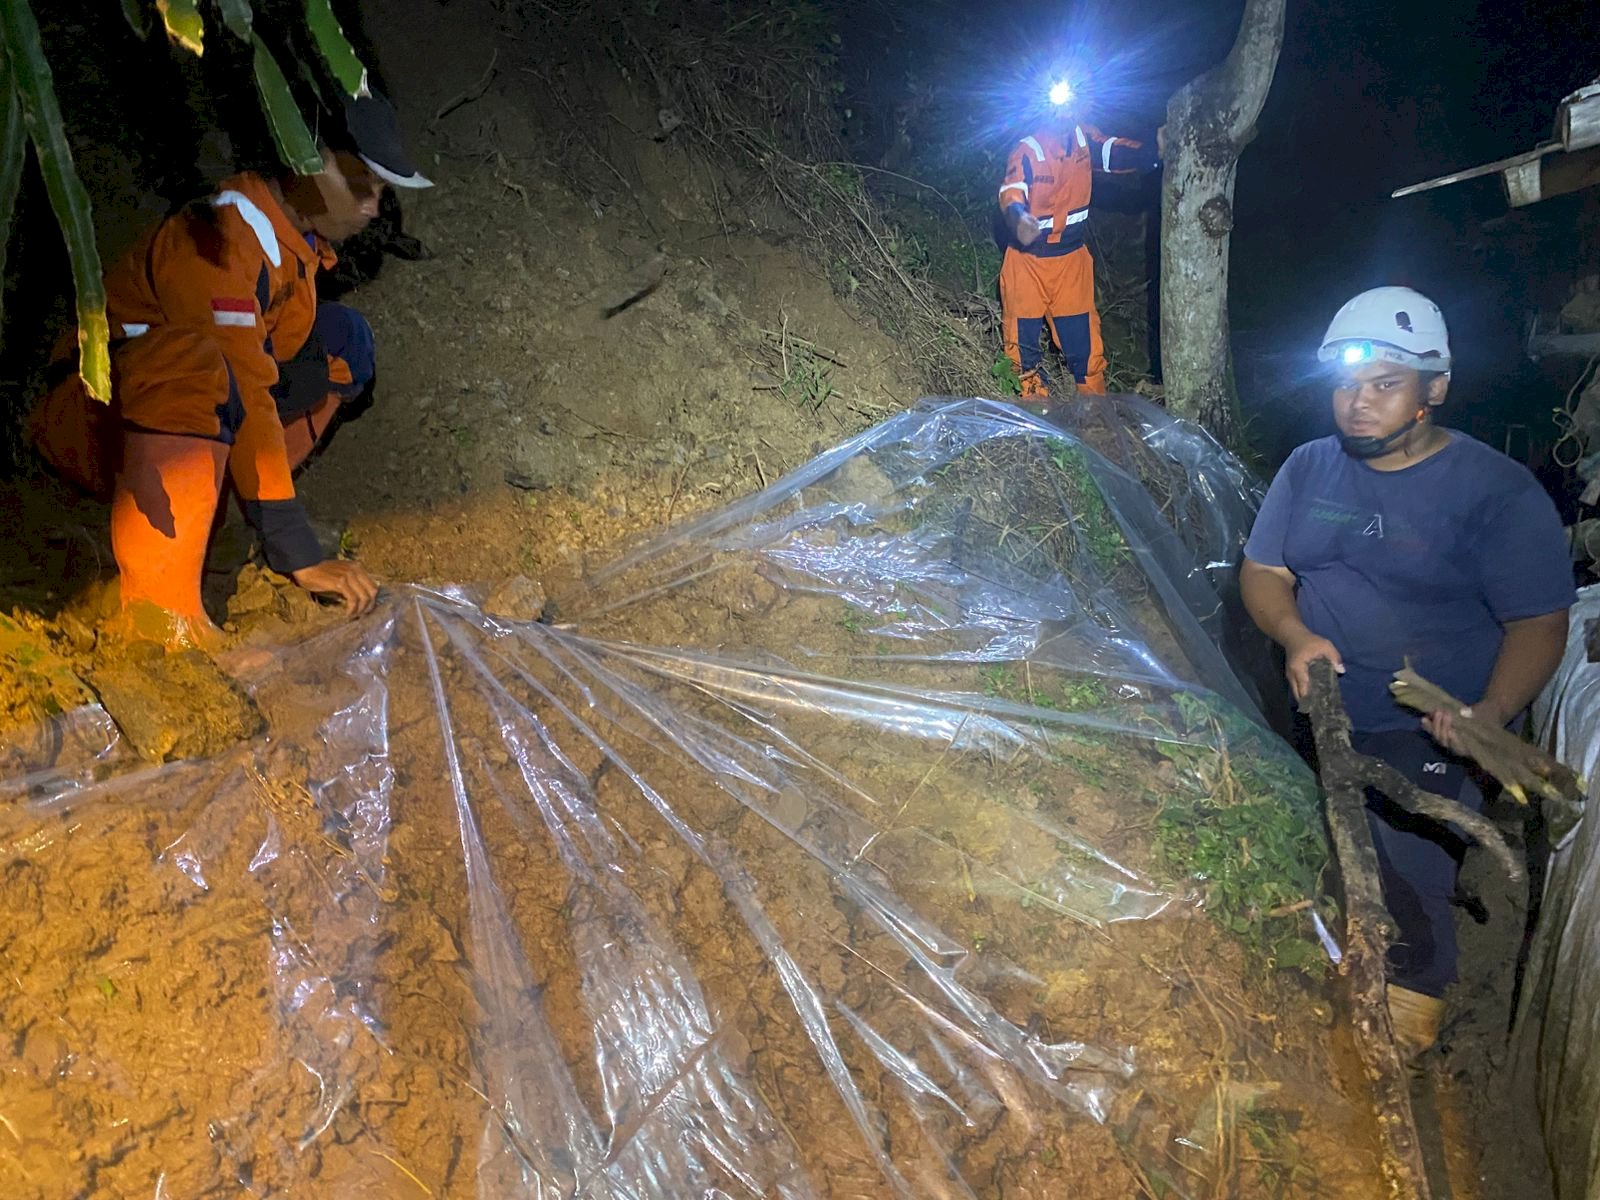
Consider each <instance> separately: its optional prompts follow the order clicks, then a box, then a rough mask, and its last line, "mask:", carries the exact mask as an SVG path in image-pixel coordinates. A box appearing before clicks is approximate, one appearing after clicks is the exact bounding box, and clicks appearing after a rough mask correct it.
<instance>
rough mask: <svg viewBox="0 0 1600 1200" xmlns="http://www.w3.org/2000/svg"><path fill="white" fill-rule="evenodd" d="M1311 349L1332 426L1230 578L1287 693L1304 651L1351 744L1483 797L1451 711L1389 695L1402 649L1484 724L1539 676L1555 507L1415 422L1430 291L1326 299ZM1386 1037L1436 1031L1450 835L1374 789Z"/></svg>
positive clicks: (1467, 445)
mask: <svg viewBox="0 0 1600 1200" xmlns="http://www.w3.org/2000/svg"><path fill="white" fill-rule="evenodd" d="M1318 357H1319V358H1320V359H1322V360H1323V361H1324V362H1327V363H1329V364H1331V366H1332V369H1333V371H1334V378H1333V415H1334V421H1335V423H1336V424H1337V426H1338V429H1339V433H1338V435H1337V436H1336V437H1327V438H1319V439H1318V440H1316V441H1314V442H1307V443H1306V444H1305V445H1303V446H1301V447H1300V448H1299V449H1297V450H1296V451H1295V452H1294V453H1293V454H1292V455H1290V456H1289V460H1288V461H1287V462H1286V463H1284V465H1283V469H1282V470H1281V471H1279V473H1278V476H1277V478H1276V479H1274V480H1273V482H1272V487H1271V489H1270V490H1269V491H1268V493H1267V498H1266V501H1265V503H1263V505H1262V506H1261V513H1260V516H1258V517H1257V519H1256V523H1255V527H1254V528H1253V529H1252V530H1251V533H1250V540H1249V542H1248V544H1247V545H1246V546H1245V562H1244V569H1243V572H1242V574H1241V585H1242V588H1243V592H1244V601H1245V605H1246V607H1247V608H1248V609H1249V610H1250V615H1251V617H1253V618H1254V620H1255V622H1256V624H1257V625H1259V626H1260V627H1261V629H1262V631H1263V632H1265V633H1266V634H1267V635H1268V636H1269V637H1271V638H1272V639H1273V640H1274V641H1276V642H1277V643H1278V644H1279V645H1280V646H1282V647H1283V648H1284V651H1285V654H1286V655H1287V667H1286V673H1287V675H1288V678H1289V686H1290V688H1291V689H1292V690H1293V692H1294V695H1295V698H1296V699H1297V700H1298V699H1301V698H1303V697H1304V695H1305V692H1306V689H1307V687H1308V686H1309V682H1310V680H1309V676H1308V668H1309V665H1310V664H1311V663H1312V662H1313V661H1315V660H1316V659H1319V658H1325V659H1327V660H1329V661H1330V662H1332V663H1333V665H1334V667H1335V669H1336V670H1337V671H1338V672H1339V673H1340V676H1341V679H1340V690H1341V693H1342V696H1343V699H1344V704H1345V708H1346V709H1347V710H1348V712H1349V714H1350V722H1351V725H1352V727H1353V730H1354V732H1353V735H1352V739H1351V740H1352V741H1353V743H1354V745H1355V748H1356V749H1357V750H1359V751H1361V752H1362V753H1365V754H1370V755H1373V756H1375V757H1378V758H1381V759H1384V760H1385V761H1387V762H1390V763H1392V764H1393V765H1394V766H1396V767H1397V768H1399V769H1400V770H1401V771H1403V772H1404V773H1405V774H1406V776H1407V777H1408V778H1410V779H1411V780H1412V781H1413V782H1415V783H1416V784H1417V785H1418V786H1420V787H1422V788H1425V789H1426V790H1428V791H1431V792H1435V793H1438V794H1440V795H1445V796H1448V797H1450V798H1451V799H1453V800H1457V801H1459V802H1461V803H1463V804H1466V805H1468V806H1469V807H1473V808H1477V807H1479V806H1481V805H1482V802H1483V799H1482V796H1481V795H1480V794H1479V793H1478V790H1477V788H1476V786H1475V785H1474V784H1473V783H1472V781H1471V779H1470V778H1469V777H1468V776H1467V774H1466V770H1465V765H1464V763H1463V762H1462V761H1461V760H1460V759H1459V758H1458V757H1456V756H1455V755H1454V754H1452V753H1449V751H1453V750H1455V749H1457V748H1458V747H1457V746H1456V743H1455V740H1454V730H1453V727H1452V722H1453V720H1454V716H1455V714H1453V713H1434V714H1432V715H1431V716H1430V717H1427V718H1424V719H1422V720H1420V721H1419V720H1418V718H1417V717H1416V715H1415V714H1414V713H1412V712H1410V711H1409V710H1407V709H1403V708H1401V707H1400V706H1399V705H1398V704H1396V703H1395V702H1394V699H1393V697H1392V696H1391V695H1390V694H1389V681H1390V679H1392V678H1393V676H1394V673H1395V672H1396V671H1398V670H1399V669H1400V668H1401V667H1402V666H1403V665H1404V664H1405V663H1406V662H1407V661H1409V662H1410V664H1411V665H1412V666H1413V667H1414V668H1415V669H1416V670H1417V671H1418V673H1420V674H1421V675H1423V676H1424V677H1426V678H1428V679H1430V680H1432V681H1434V682H1435V683H1438V684H1439V685H1440V686H1441V687H1443V688H1445V689H1446V690H1447V691H1449V692H1450V693H1451V694H1452V695H1454V696H1458V697H1460V698H1461V699H1462V700H1463V701H1465V702H1467V703H1469V704H1470V705H1471V706H1472V707H1471V712H1472V714H1473V715H1474V716H1476V717H1479V718H1482V717H1485V716H1487V717H1488V718H1489V719H1490V720H1493V721H1495V722H1497V723H1500V724H1505V723H1508V722H1509V721H1511V720H1512V719H1513V718H1514V717H1516V716H1517V715H1518V714H1519V713H1521V712H1522V711H1523V710H1524V709H1525V708H1526V707H1527V705H1528V704H1529V702H1530V701H1532V700H1533V698H1534V697H1535V696H1536V695H1538V693H1539V691H1540V690H1541V689H1542V688H1543V687H1544V685H1545V684H1546V683H1547V682H1548V681H1549V679H1550V677H1551V676H1552V675H1553V674H1554V673H1555V669H1556V666H1557V664H1558V663H1559V662H1560V661H1561V655H1562V651H1563V649H1564V647H1565V645H1566V634H1567V609H1568V608H1569V607H1570V606H1571V604H1572V602H1573V600H1574V599H1575V594H1574V591H1573V586H1572V572H1571V566H1570V560H1569V558H1568V554H1567V545H1566V539H1565V537H1564V534H1563V531H1562V528H1561V522H1560V518H1559V517H1558V516H1557V515H1556V510H1555V506H1554V505H1553V504H1552V503H1551V502H1550V499H1549V497H1548V496H1546V495H1545V493H1544V492H1543V490H1542V489H1541V488H1540V487H1539V484H1538V483H1537V482H1536V481H1535V480H1534V478H1533V476H1532V475H1531V474H1530V473H1529V472H1528V471H1527V470H1526V469H1525V468H1524V467H1522V466H1521V465H1520V464H1518V463H1515V462H1512V461H1511V460H1510V459H1509V458H1507V457H1506V456H1505V455H1503V454H1500V453H1499V452H1497V451H1495V450H1492V449H1490V448H1489V447H1488V446H1485V445H1483V443H1481V442H1478V441H1474V440H1473V439H1472V438H1470V437H1467V436H1466V435H1465V434H1461V433H1456V432H1453V431H1451V430H1447V429H1442V428H1440V427H1439V426H1437V425H1435V424H1434V423H1433V421H1432V419H1431V413H1432V410H1433V409H1435V408H1437V407H1438V406H1439V405H1440V404H1442V403H1443V402H1444V398H1445V392H1446V390H1447V388H1448V386H1449V380H1450V375H1449V372H1450V346H1449V339H1448V335H1447V331H1446V329H1445V323H1444V317H1443V315H1442V314H1441V313H1440V311H1439V309H1438V306H1437V305H1435V304H1434V303H1433V302H1432V301H1430V300H1428V299H1427V298H1426V297H1424V296H1422V295H1420V294H1419V293H1417V292H1414V291H1412V290H1410V289H1409V288H1395V287H1388V288H1376V289H1374V290H1372V291H1369V292H1364V293H1362V294H1361V295H1359V296H1357V297H1356V298H1355V299H1354V300H1351V301H1350V302H1349V303H1348V304H1346V305H1345V306H1344V308H1342V309H1341V310H1340V311H1339V313H1338V315H1337V316H1336V317H1335V318H1334V320H1333V324H1332V325H1331V326H1330V327H1329V329H1328V333H1327V336H1326V337H1325V338H1324V339H1323V344H1322V348H1321V350H1320V351H1319V352H1318ZM1370 810H1371V812H1372V814H1373V821H1372V825H1373V835H1374V839H1375V840H1376V842H1377V846H1378V857H1379V866H1380V868H1381V870H1382V873H1383V890H1384V899H1385V902H1386V903H1387V904H1388V907H1389V909H1390V912H1391V913H1392V914H1393V916H1394V918H1395V923H1396V924H1397V925H1398V927H1399V934H1400V936H1399V939H1398V941H1397V943H1396V945H1395V947H1394V950H1393V952H1392V953H1391V956H1390V963H1389V978H1390V983H1389V1007H1390V1012H1391V1014H1392V1016H1393V1018H1394V1025H1395V1032H1396V1036H1397V1037H1398V1038H1399V1039H1400V1040H1401V1041H1402V1042H1403V1043H1404V1044H1405V1045H1406V1046H1407V1048H1408V1049H1410V1050H1411V1051H1413V1052H1414V1053H1420V1052H1421V1051H1422V1050H1424V1049H1426V1048H1427V1047H1428V1046H1430V1045H1432V1043H1433V1041H1434V1039H1435V1037H1436V1036H1437V1033H1438V1026H1439V1020H1440V1017H1441V1016H1442V1013H1443V1000H1442V997H1443V995H1444V991H1445V988H1446V987H1447V986H1448V985H1449V984H1450V983H1451V982H1452V981H1453V980H1454V979H1455V970H1456V941H1455V928H1454V923H1453V920H1452V915H1451V905H1450V902H1451V899H1452V897H1453V896H1454V894H1455V890H1456V871H1457V865H1458V864H1457V859H1456V856H1455V854H1454V852H1453V841H1454V839H1453V836H1452V835H1451V834H1450V833H1448V832H1447V831H1445V830H1444V829H1442V828H1441V827H1439V826H1437V825H1434V824H1432V823H1431V822H1428V821H1425V820H1419V819H1417V818H1413V817H1411V816H1409V814H1406V813H1404V812H1403V811H1402V810H1400V809H1399V808H1398V807H1396V806H1393V805H1389V804H1388V803H1387V802H1385V801H1383V800H1382V798H1381V797H1377V796H1373V797H1371V804H1370Z"/></svg>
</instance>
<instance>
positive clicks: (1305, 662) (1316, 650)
mask: <svg viewBox="0 0 1600 1200" xmlns="http://www.w3.org/2000/svg"><path fill="white" fill-rule="evenodd" d="M1287 654H1288V660H1287V662H1286V663H1285V664H1284V668H1283V673H1284V675H1285V676H1286V677H1287V678H1288V680H1289V690H1290V691H1291V692H1293V693H1294V698H1295V700H1296V701H1301V700H1304V699H1305V698H1306V694H1307V693H1308V692H1310V691H1311V664H1312V663H1314V662H1316V661H1317V659H1319V658H1325V659H1327V660H1328V661H1329V662H1331V663H1332V664H1333V669H1334V670H1335V671H1337V672H1338V673H1339V674H1341V675H1343V674H1344V659H1343V657H1341V656H1340V654H1339V648H1338V647H1337V646H1335V645H1334V644H1333V643H1332V642H1330V641H1329V640H1328V639H1327V638H1325V637H1318V636H1317V635H1316V634H1314V633H1308V634H1306V636H1305V637H1303V638H1301V639H1300V640H1299V641H1298V642H1295V643H1293V644H1292V645H1290V646H1288V647H1287Z"/></svg>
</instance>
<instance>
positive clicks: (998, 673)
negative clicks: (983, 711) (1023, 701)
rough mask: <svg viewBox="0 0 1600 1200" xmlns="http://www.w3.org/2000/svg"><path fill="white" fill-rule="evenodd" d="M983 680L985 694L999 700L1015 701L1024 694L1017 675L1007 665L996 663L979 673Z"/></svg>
mask: <svg viewBox="0 0 1600 1200" xmlns="http://www.w3.org/2000/svg"><path fill="white" fill-rule="evenodd" d="M978 677H979V678H980V679H982V680H983V694H984V695H985V696H989V697H992V698H994V699H999V700H1015V699H1016V698H1017V697H1018V696H1020V695H1021V694H1022V688H1021V686H1020V685H1019V684H1018V683H1017V677H1016V674H1015V673H1014V672H1013V671H1012V670H1011V668H1010V667H1008V666H1007V665H1006V664H1005V663H995V664H994V665H992V666H988V667H984V668H983V670H981V671H979V672H978Z"/></svg>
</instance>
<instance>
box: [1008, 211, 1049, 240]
mask: <svg viewBox="0 0 1600 1200" xmlns="http://www.w3.org/2000/svg"><path fill="white" fill-rule="evenodd" d="M1013 232H1014V233H1015V234H1016V235H1017V241H1018V243H1020V244H1021V245H1024V246H1031V245H1033V244H1034V243H1035V242H1037V241H1038V240H1039V235H1040V234H1041V233H1043V232H1044V231H1043V230H1042V229H1040V228H1039V222H1038V221H1036V220H1034V219H1033V218H1032V217H1031V216H1029V215H1028V214H1027V213H1023V214H1022V215H1021V216H1019V217H1018V218H1017V223H1016V225H1015V227H1014V228H1013Z"/></svg>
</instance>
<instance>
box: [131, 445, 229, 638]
mask: <svg viewBox="0 0 1600 1200" xmlns="http://www.w3.org/2000/svg"><path fill="white" fill-rule="evenodd" d="M227 459H228V448H227V447H226V446H224V445H222V444H221V443H220V442H213V441H208V440H207V439H205V438H196V437H183V436H180V435H177V434H170V433H138V432H133V431H129V432H127V433H126V434H125V435H124V438H123V454H122V470H121V472H120V473H119V474H118V476H117V482H116V487H115V490H114V492H113V494H112V497H111V551H112V553H113V554H114V555H115V556H116V559H117V569H118V571H119V573H120V575H121V586H122V600H121V602H122V614H121V618H120V620H119V622H118V625H117V631H118V632H120V633H122V634H123V635H125V636H128V637H132V638H136V639H138V640H148V641H159V642H163V643H165V644H167V645H169V646H189V645H199V646H211V645H214V644H216V643H217V642H218V641H220V640H221V637H222V633H221V630H219V629H218V628H217V627H216V626H215V625H213V624H212V623H211V618H209V617H208V616H206V610H205V608H204V606H203V605H202V604H201V602H200V573H201V571H202V570H204V568H205V561H206V544H207V543H208V542H209V541H210V538H211V522H212V518H213V516H214V515H215V514H216V510H217V498H218V496H219V495H220V494H221V491H222V476H223V470H224V468H225V467H226V464H227Z"/></svg>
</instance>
